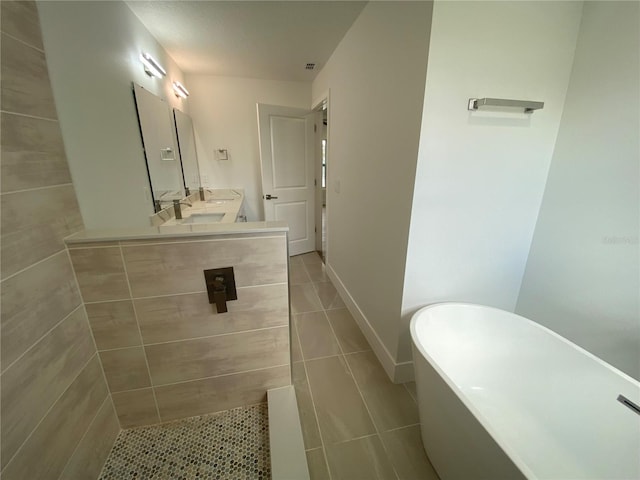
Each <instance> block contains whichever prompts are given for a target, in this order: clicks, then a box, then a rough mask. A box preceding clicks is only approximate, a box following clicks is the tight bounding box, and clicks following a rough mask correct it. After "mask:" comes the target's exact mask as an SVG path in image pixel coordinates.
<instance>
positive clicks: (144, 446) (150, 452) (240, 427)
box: [100, 404, 271, 480]
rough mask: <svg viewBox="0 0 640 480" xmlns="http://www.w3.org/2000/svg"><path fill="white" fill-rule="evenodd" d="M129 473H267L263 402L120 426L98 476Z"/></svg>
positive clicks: (122, 479) (222, 476)
mask: <svg viewBox="0 0 640 480" xmlns="http://www.w3.org/2000/svg"><path fill="white" fill-rule="evenodd" d="M212 447H213V448H212ZM134 478H137V479H145V480H146V479H160V480H166V479H176V480H187V479H195V478H197V479H216V480H227V479H229V480H231V479H238V480H240V479H243V480H245V479H256V480H257V479H259V480H262V479H265V480H266V479H270V478H271V463H270V450H269V427H268V415H267V405H266V404H260V405H253V406H249V407H241V408H235V409H233V410H227V411H225V412H219V413H215V414H212V415H203V416H199V417H192V418H188V419H185V420H180V421H177V422H172V423H165V424H162V425H155V426H150V427H139V428H131V429H128V430H122V431H121V432H120V434H119V435H118V438H117V439H116V443H115V445H114V447H113V450H112V451H111V454H110V455H109V458H108V459H107V462H106V464H105V466H104V468H103V470H102V474H101V476H100V480H130V479H134Z"/></svg>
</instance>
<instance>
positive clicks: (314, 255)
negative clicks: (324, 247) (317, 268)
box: [300, 252, 322, 265]
mask: <svg viewBox="0 0 640 480" xmlns="http://www.w3.org/2000/svg"><path fill="white" fill-rule="evenodd" d="M300 257H301V258H302V261H303V262H304V264H305V265H319V264H322V259H321V258H320V255H318V252H309V253H305V254H303V255H300Z"/></svg>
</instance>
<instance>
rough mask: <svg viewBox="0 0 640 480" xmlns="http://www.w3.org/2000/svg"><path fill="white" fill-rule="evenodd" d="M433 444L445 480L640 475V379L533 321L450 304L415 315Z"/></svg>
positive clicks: (427, 439)
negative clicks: (635, 407)
mask: <svg viewBox="0 0 640 480" xmlns="http://www.w3.org/2000/svg"><path fill="white" fill-rule="evenodd" d="M411 337H412V339H413V358H414V365H415V372H416V384H417V389H418V403H419V410H420V421H421V424H422V426H421V428H422V440H423V443H424V447H425V450H426V452H427V455H428V457H429V459H430V460H431V462H432V463H433V466H434V467H435V469H436V471H437V472H438V474H439V475H440V478H441V479H442V480H451V479H456V480H457V479H459V480H476V479H491V480H497V479H520V478H530V479H535V478H538V479H557V480H569V479H598V480H613V479H638V478H640V415H639V414H638V412H635V411H634V410H633V408H632V407H629V406H627V405H625V404H623V403H622V401H621V400H618V396H619V395H623V396H624V397H626V398H627V399H629V400H631V401H632V402H634V403H635V404H636V405H638V404H640V383H639V382H637V381H636V380H634V379H632V378H631V377H629V376H627V375H625V374H624V373H622V372H620V371H619V370H617V369H615V368H614V367H612V366H610V365H609V364H607V363H605V362H603V361H602V360H600V359H598V358H597V357H595V356H593V355H592V354H590V353H588V352H587V351H585V350H583V349H582V348H580V347H578V346H576V345H574V344H573V343H571V342H569V341H568V340H566V339H565V338H563V337H561V336H560V335H557V334H556V333H554V332H552V331H551V330H549V329H547V328H545V327H542V326H540V325H538V324H537V323H535V322H532V321H531V320H527V319H526V318H523V317H520V316H518V315H515V314H513V313H508V312H505V311H502V310H498V309H495V308H490V307H484V306H480V305H472V304H462V303H441V304H436V305H431V306H428V307H425V308H422V309H421V310H419V311H418V312H416V313H415V315H414V316H413V318H412V320H411Z"/></svg>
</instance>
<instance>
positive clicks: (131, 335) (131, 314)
mask: <svg viewBox="0 0 640 480" xmlns="http://www.w3.org/2000/svg"><path fill="white" fill-rule="evenodd" d="M85 308H86V309H87V315H88V317H89V323H90V324H91V330H92V331H93V336H94V338H95V340H96V345H97V347H98V350H108V349H113V348H123V347H133V346H136V345H142V340H141V339H140V331H139V330H138V324H137V322H136V314H135V311H134V309H133V302H132V301H131V300H122V301H118V302H104V303H89V304H87V305H85Z"/></svg>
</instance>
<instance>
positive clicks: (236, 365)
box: [69, 232, 291, 427]
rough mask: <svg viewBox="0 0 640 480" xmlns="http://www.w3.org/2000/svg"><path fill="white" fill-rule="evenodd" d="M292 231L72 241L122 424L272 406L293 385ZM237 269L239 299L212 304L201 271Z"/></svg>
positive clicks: (92, 326)
mask: <svg viewBox="0 0 640 480" xmlns="http://www.w3.org/2000/svg"><path fill="white" fill-rule="evenodd" d="M286 242H287V240H286V234H285V233H284V232H282V233H270V234H248V235H239V236H224V237H220V236H218V237H215V236H214V237H198V238H169V239H160V240H159V239H153V240H148V241H143V240H138V241H121V242H119V241H116V242H98V243H84V244H76V245H74V244H70V245H69V253H70V255H71V260H72V262H73V267H74V269H75V272H76V275H77V278H78V283H79V285H80V291H81V293H82V297H83V299H84V302H85V305H86V310H87V314H88V316H89V322H90V324H91V329H92V331H93V335H94V337H95V340H96V344H97V346H98V350H99V354H100V359H101V361H102V366H103V367H104V372H105V375H106V379H107V383H108V386H109V390H110V392H111V394H112V396H113V401H114V404H115V408H116V411H117V413H118V418H119V419H120V424H121V426H122V427H134V426H141V425H150V424H154V423H159V422H166V421H170V420H175V419H178V418H184V417H190V416H194V415H201V414H206V413H212V412H217V411H221V410H226V409H229V408H234V407H238V406H242V405H250V404H255V403H259V402H263V401H265V400H266V395H265V393H266V390H267V389H269V388H274V387H280V386H283V385H289V384H290V383H291V381H290V355H289V294H288V286H287V244H286ZM221 267H234V273H235V279H236V287H237V291H238V300H235V301H230V302H229V303H228V304H227V306H228V309H229V311H228V312H227V313H221V314H218V313H217V311H216V308H215V305H211V304H209V301H208V297H207V293H206V285H205V281H204V274H203V270H206V269H211V268H221Z"/></svg>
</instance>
